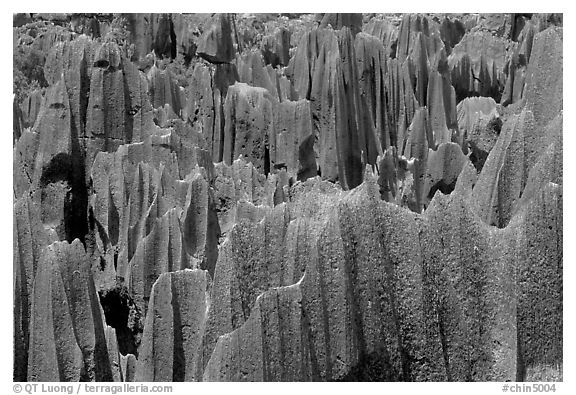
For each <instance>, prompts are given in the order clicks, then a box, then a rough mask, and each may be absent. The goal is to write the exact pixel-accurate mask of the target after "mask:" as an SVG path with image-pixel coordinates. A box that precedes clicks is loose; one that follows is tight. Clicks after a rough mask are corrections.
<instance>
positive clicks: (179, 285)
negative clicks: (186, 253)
mask: <svg viewBox="0 0 576 395" xmlns="http://www.w3.org/2000/svg"><path fill="white" fill-rule="evenodd" d="M207 282H208V277H207V274H206V272H205V271H202V270H198V269H196V270H184V271H175V272H172V273H165V274H163V275H162V276H160V277H159V278H158V280H157V281H156V282H155V283H154V286H153V287H152V290H151V292H150V295H151V296H150V308H149V311H148V315H147V316H146V323H145V330H144V335H143V337H142V346H141V351H140V354H139V359H138V362H137V365H136V372H135V380H136V381H198V379H199V378H200V377H201V376H200V375H201V374H202V362H201V359H200V358H201V355H202V354H201V353H200V350H201V345H202V334H203V333H204V326H205V323H206V314H207V311H208V306H209V304H210V300H209V296H208V293H207V292H206V287H207Z"/></svg>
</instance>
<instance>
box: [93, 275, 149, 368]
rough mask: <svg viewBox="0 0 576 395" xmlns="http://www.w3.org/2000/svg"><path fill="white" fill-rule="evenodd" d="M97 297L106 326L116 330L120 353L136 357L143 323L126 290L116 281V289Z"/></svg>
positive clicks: (106, 291) (103, 292)
mask: <svg viewBox="0 0 576 395" xmlns="http://www.w3.org/2000/svg"><path fill="white" fill-rule="evenodd" d="M98 296H99V297H100V304H101V305H102V309H103V310H104V316H105V319H106V324H107V325H108V326H111V327H112V328H114V329H115V330H116V338H117V340H118V349H119V351H120V353H121V354H122V355H127V354H133V355H135V356H136V357H138V346H139V345H140V340H141V338H142V332H143V330H144V329H143V328H144V323H143V318H142V313H141V312H140V310H139V309H138V307H137V306H136V304H135V303H134V301H133V299H132V297H131V296H130V295H129V293H128V289H127V288H126V286H125V285H124V284H123V282H121V281H118V282H117V284H116V287H114V288H112V289H110V290H105V291H99V292H98Z"/></svg>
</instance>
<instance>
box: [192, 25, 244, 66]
mask: <svg viewBox="0 0 576 395" xmlns="http://www.w3.org/2000/svg"><path fill="white" fill-rule="evenodd" d="M234 52H235V51H234V46H233V44H232V23H231V17H230V16H229V15H227V14H217V15H215V16H214V17H213V19H212V26H211V27H210V28H209V29H208V30H206V32H204V34H203V35H202V37H200V40H199V42H198V49H197V53H198V55H200V56H201V57H203V58H204V59H206V60H207V61H209V62H211V63H230V62H231V61H232V59H234Z"/></svg>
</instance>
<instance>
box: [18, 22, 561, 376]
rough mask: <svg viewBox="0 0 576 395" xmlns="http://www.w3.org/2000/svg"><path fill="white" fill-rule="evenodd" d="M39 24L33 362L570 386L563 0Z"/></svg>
mask: <svg viewBox="0 0 576 395" xmlns="http://www.w3.org/2000/svg"><path fill="white" fill-rule="evenodd" d="M14 31H15V39H14V43H15V47H14V57H15V63H14V64H15V68H14V69H15V74H14V87H15V92H14V93H15V95H14V103H13V115H14V122H13V136H14V137H13V139H14V148H13V164H14V169H13V178H14V183H13V197H14V206H13V207H14V208H13V219H14V221H13V222H14V225H13V239H14V242H13V243H14V244H13V248H14V255H13V257H14V260H13V284H14V288H13V304H14V323H13V326H14V373H13V375H14V380H17V381H80V380H82V381H355V380H380V381H524V380H525V381H545V380H548V381H558V380H562V377H563V375H562V366H563V347H562V346H563V337H562V327H563V321H562V313H563V299H562V298H563V292H562V291H563V270H562V268H563V255H562V254H563V252H562V246H563V227H562V213H563V167H562V158H563V153H562V150H563V145H562V120H563V113H562V111H563V98H562V93H563V92H562V83H563V78H562V73H563V65H562V59H563V53H562V45H563V36H562V34H563V33H562V18H561V17H559V16H558V15H555V14H546V15H540V14H506V15H503V14H502V15H500V14H499V15H496V14H486V15H484V14H482V15H480V14H466V15H433V14H418V15H415V14H410V15H403V16H401V17H399V16H396V15H391V14H390V15H389V14H365V15H361V14H316V15H306V14H287V15H285V14H281V15H280V14H214V15H209V14H207V15H201V14H198V15H180V14H134V15H132V14H128V15H123V14H118V15H116V14H17V15H15V16H14Z"/></svg>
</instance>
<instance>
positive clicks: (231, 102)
mask: <svg viewBox="0 0 576 395" xmlns="http://www.w3.org/2000/svg"><path fill="white" fill-rule="evenodd" d="M272 117H273V109H272V102H271V99H270V95H269V93H268V91H267V90H266V89H264V88H258V87H251V86H249V85H247V84H244V83H235V84H234V85H232V86H231V87H230V88H229V89H228V94H227V95H226V102H225V103H224V119H225V121H224V142H223V146H224V152H223V160H224V162H225V163H226V164H228V165H230V164H232V162H233V161H234V160H235V159H237V158H238V157H239V156H240V155H242V156H244V157H246V158H247V159H249V160H250V161H251V162H252V163H253V164H254V166H255V167H256V169H258V170H259V171H261V172H264V173H268V172H269V171H270V162H269V159H268V155H269V154H267V152H268V151H269V149H270V145H269V144H270V143H269V139H270V135H271V134H272V127H273V118H272Z"/></svg>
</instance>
